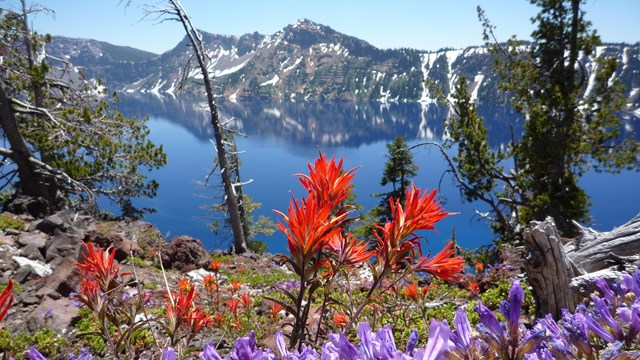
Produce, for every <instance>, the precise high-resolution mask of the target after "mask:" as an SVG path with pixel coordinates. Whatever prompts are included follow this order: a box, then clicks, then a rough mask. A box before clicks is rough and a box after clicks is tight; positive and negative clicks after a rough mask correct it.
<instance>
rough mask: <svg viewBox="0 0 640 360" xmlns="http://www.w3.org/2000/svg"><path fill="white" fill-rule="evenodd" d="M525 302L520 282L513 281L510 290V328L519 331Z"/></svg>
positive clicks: (508, 318)
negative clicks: (523, 302)
mask: <svg viewBox="0 0 640 360" xmlns="http://www.w3.org/2000/svg"><path fill="white" fill-rule="evenodd" d="M523 300H524V290H523V289H522V286H520V282H519V281H518V280H512V281H511V289H510V290H509V317H507V318H506V319H507V320H508V321H509V327H510V328H513V327H515V328H516V329H517V327H518V324H519V323H520V313H521V311H522V301H523Z"/></svg>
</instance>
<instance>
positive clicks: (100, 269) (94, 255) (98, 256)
mask: <svg viewBox="0 0 640 360" xmlns="http://www.w3.org/2000/svg"><path fill="white" fill-rule="evenodd" d="M84 247H85V249H86V252H84V253H82V263H78V264H76V266H77V267H78V268H80V269H81V270H84V272H85V273H86V274H87V277H88V278H91V279H93V280H95V281H96V282H97V283H98V285H99V286H100V289H101V290H102V291H103V292H105V293H106V292H109V291H111V290H113V289H115V288H116V287H117V286H118V282H117V279H118V278H120V277H121V276H123V275H127V274H128V273H122V274H120V266H118V265H117V264H115V263H114V257H115V255H116V252H115V251H113V249H112V248H111V247H109V248H108V249H107V250H106V251H105V250H103V249H102V248H100V247H98V248H97V249H95V248H94V247H93V244H92V243H84Z"/></svg>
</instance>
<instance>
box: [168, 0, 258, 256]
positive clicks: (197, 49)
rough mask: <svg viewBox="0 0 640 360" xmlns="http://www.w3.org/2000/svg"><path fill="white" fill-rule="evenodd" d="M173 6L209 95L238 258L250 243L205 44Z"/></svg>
mask: <svg viewBox="0 0 640 360" xmlns="http://www.w3.org/2000/svg"><path fill="white" fill-rule="evenodd" d="M170 3H171V5H172V7H173V8H174V10H175V15H176V16H178V20H179V21H180V22H181V23H182V26H183V27H184V30H185V32H186V33H187V36H188V37H189V41H190V42H191V45H192V46H193V51H194V54H195V57H196V59H197V60H198V66H199V67H200V72H201V73H202V77H203V81H204V87H205V90H206V93H207V105H208V106H209V111H210V113H211V126H212V127H213V134H214V137H215V145H216V150H217V151H218V165H219V166H220V175H221V176H222V185H223V187H224V193H225V201H226V204H227V211H228V212H229V219H230V223H231V231H232V232H233V245H234V251H235V252H236V253H237V254H241V253H244V252H246V251H247V242H246V240H245V236H244V231H243V229H242V218H241V216H240V211H239V209H238V195H237V194H236V191H235V188H234V184H233V182H232V181H231V169H230V167H229V161H228V159H227V151H226V149H225V146H224V142H223V140H224V134H223V129H222V125H221V124H220V118H219V115H218V107H217V106H216V102H215V99H214V93H213V86H212V85H211V77H210V75H209V70H208V69H207V65H208V64H207V61H206V56H207V55H206V53H205V49H204V46H203V44H202V37H201V35H200V33H199V32H198V30H197V29H196V28H195V27H193V24H191V21H190V19H189V17H188V16H187V13H186V12H185V11H184V9H183V7H182V5H181V4H180V2H179V1H177V0H170Z"/></svg>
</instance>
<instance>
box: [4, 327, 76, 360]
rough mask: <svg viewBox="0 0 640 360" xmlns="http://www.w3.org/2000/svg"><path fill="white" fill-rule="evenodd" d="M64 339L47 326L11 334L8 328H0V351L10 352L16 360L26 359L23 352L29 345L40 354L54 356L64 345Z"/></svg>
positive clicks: (7, 353) (6, 353)
mask: <svg viewBox="0 0 640 360" xmlns="http://www.w3.org/2000/svg"><path fill="white" fill-rule="evenodd" d="M66 343H67V342H66V340H65V339H64V338H62V337H60V336H59V335H58V334H56V332H55V331H53V330H52V329H49V328H43V329H40V330H37V331H36V332H34V333H33V334H27V333H18V334H12V333H11V332H10V331H9V330H6V329H2V330H0V353H4V354H5V355H9V354H11V355H12V357H13V358H14V359H16V360H20V359H27V358H28V356H26V355H25V354H24V353H25V351H26V350H28V349H29V348H31V347H35V348H36V349H38V351H39V352H40V353H42V355H44V356H46V357H50V358H55V357H56V356H58V355H59V354H60V351H61V349H62V348H63V347H64V346H65V345H66Z"/></svg>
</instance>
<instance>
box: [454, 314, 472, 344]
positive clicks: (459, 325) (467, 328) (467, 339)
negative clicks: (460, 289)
mask: <svg viewBox="0 0 640 360" xmlns="http://www.w3.org/2000/svg"><path fill="white" fill-rule="evenodd" d="M453 327H454V328H455V331H451V333H450V339H451V341H452V342H453V344H454V345H455V346H456V347H457V348H459V349H460V350H467V349H469V347H470V346H471V324H470V323H469V318H468V317H467V311H466V310H465V308H463V307H460V308H458V310H457V311H456V315H455V317H454V318H453Z"/></svg>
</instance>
